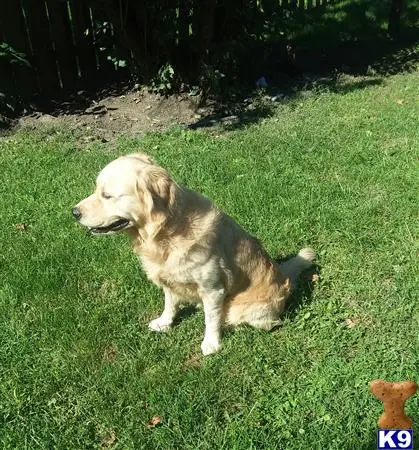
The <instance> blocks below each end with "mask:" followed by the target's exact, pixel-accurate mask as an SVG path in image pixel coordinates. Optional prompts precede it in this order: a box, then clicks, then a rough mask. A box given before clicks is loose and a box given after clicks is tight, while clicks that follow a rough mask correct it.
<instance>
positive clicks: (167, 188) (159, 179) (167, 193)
mask: <svg viewBox="0 0 419 450" xmlns="http://www.w3.org/2000/svg"><path fill="white" fill-rule="evenodd" d="M179 190H180V188H179V186H178V185H177V184H176V183H175V182H174V181H173V180H172V178H171V177H170V175H169V174H168V173H167V172H166V170H164V169H163V168H162V167H159V166H155V167H153V168H150V170H147V171H146V173H143V174H142V175H141V176H140V177H139V179H138V180H137V194H138V196H139V199H140V201H141V202H142V203H143V205H144V209H145V210H144V213H145V214H146V221H147V222H153V223H155V224H156V225H158V224H160V225H162V224H163V223H164V222H166V221H167V219H168V218H169V217H171V216H172V215H173V214H174V212H175V210H176V207H177V203H178V198H179Z"/></svg>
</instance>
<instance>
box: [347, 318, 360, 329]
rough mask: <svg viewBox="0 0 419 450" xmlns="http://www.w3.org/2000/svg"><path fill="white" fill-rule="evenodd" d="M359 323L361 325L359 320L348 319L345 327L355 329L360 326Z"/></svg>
mask: <svg viewBox="0 0 419 450" xmlns="http://www.w3.org/2000/svg"><path fill="white" fill-rule="evenodd" d="M358 323H359V320H358V319H355V318H354V319H350V318H347V319H345V325H346V326H347V327H348V328H353V327H355V326H356V325H358Z"/></svg>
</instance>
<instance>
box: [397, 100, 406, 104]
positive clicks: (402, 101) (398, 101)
mask: <svg viewBox="0 0 419 450" xmlns="http://www.w3.org/2000/svg"><path fill="white" fill-rule="evenodd" d="M396 103H397V104H398V105H403V103H404V100H401V99H399V100H396Z"/></svg>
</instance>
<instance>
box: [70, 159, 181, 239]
mask: <svg viewBox="0 0 419 450" xmlns="http://www.w3.org/2000/svg"><path fill="white" fill-rule="evenodd" d="M179 191H180V188H179V186H178V185H177V184H176V183H175V182H174V181H173V180H172V178H171V177H170V175H169V174H168V173H167V172H166V170H164V169H163V168H162V167H160V166H159V165H157V164H156V163H155V162H154V161H153V160H152V159H151V158H150V157H149V156H147V155H144V154H141V153H138V154H133V155H128V156H123V157H121V158H118V159H116V160H114V161H112V162H111V163H109V164H108V165H107V166H106V167H105V168H104V169H103V170H102V171H101V172H100V174H99V176H98V177H97V180H96V190H95V192H94V193H93V194H92V195H90V196H89V197H87V198H85V199H84V200H82V201H81V202H80V203H78V204H77V205H76V206H75V207H74V208H73V216H74V217H75V218H76V219H77V220H78V221H79V222H80V223H81V224H82V225H84V226H85V227H87V228H88V229H89V230H90V231H91V232H92V233H95V234H111V233H116V232H119V231H123V230H128V229H132V228H136V229H138V230H142V231H143V232H145V233H146V234H147V235H148V236H150V235H153V234H154V233H155V232H156V230H158V229H160V228H161V227H162V226H163V224H164V223H166V222H167V220H168V219H169V218H170V217H172V216H173V214H174V213H175V210H176V204H177V201H178V197H179Z"/></svg>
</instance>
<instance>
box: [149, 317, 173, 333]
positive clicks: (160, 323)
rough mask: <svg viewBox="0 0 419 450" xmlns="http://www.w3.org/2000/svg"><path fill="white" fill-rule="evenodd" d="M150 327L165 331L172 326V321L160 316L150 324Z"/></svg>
mask: <svg viewBox="0 0 419 450" xmlns="http://www.w3.org/2000/svg"><path fill="white" fill-rule="evenodd" d="M148 328H149V329H150V330H153V331H159V332H165V331H169V330H170V329H171V328H172V323H171V322H168V321H167V320H166V319H164V318H162V317H158V318H157V319H154V320H152V321H151V322H150V323H149V324H148Z"/></svg>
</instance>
